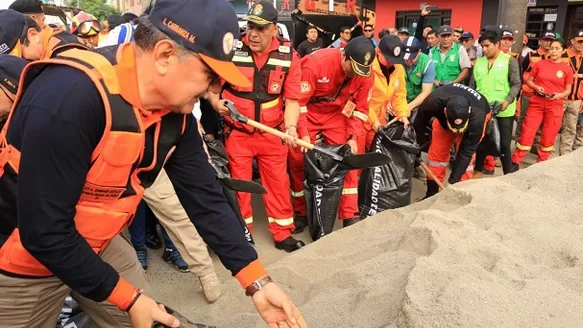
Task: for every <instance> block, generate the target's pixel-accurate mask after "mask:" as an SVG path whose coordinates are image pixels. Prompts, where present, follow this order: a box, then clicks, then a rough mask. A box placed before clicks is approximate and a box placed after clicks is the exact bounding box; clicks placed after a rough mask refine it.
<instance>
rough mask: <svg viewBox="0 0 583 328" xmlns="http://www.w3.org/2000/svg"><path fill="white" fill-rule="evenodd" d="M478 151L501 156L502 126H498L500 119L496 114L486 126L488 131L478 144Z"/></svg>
mask: <svg viewBox="0 0 583 328" xmlns="http://www.w3.org/2000/svg"><path fill="white" fill-rule="evenodd" d="M478 152H483V153H485V154H487V155H492V156H500V155H501V154H500V127H499V126H498V120H496V116H495V115H492V118H491V119H490V121H489V122H488V126H487V127H486V133H485V134H484V138H482V141H481V142H480V145H479V146H478Z"/></svg>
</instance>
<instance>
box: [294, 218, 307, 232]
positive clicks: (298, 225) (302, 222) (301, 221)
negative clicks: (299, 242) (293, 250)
mask: <svg viewBox="0 0 583 328" xmlns="http://www.w3.org/2000/svg"><path fill="white" fill-rule="evenodd" d="M294 225H295V229H294V231H292V234H294V235H295V234H298V233H302V232H304V230H305V229H306V226H307V225H308V218H307V217H306V216H296V217H295V218H294Z"/></svg>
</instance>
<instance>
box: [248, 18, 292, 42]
mask: <svg viewBox="0 0 583 328" xmlns="http://www.w3.org/2000/svg"><path fill="white" fill-rule="evenodd" d="M239 16H240V17H239V28H240V29H241V31H244V30H245V29H246V28H247V21H246V20H243V19H242V18H243V17H245V16H242V15H239ZM277 27H279V36H281V37H283V38H284V39H286V40H291V38H290V36H289V32H288V30H287V26H285V25H283V24H282V23H277Z"/></svg>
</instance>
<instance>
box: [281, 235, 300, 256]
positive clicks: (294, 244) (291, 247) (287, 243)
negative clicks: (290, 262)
mask: <svg viewBox="0 0 583 328" xmlns="http://www.w3.org/2000/svg"><path fill="white" fill-rule="evenodd" d="M274 244H275V248H277V249H283V250H284V251H286V252H288V253H291V252H293V251H297V250H298V249H300V248H302V247H304V246H306V244H305V243H304V242H303V241H301V240H297V239H295V238H294V237H292V236H289V237H287V238H286V239H284V240H282V241H276V242H274Z"/></svg>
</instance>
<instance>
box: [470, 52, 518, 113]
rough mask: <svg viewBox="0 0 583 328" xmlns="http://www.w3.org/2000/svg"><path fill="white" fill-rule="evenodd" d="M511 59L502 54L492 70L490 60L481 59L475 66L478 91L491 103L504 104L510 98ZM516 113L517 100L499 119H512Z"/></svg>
mask: <svg viewBox="0 0 583 328" xmlns="http://www.w3.org/2000/svg"><path fill="white" fill-rule="evenodd" d="M511 58H512V57H510V55H507V54H505V53H503V52H500V54H499V55H498V58H496V60H495V61H494V65H492V68H491V69H490V70H488V58H486V57H481V58H479V59H478V60H477V61H476V66H474V80H476V91H478V92H479V93H481V94H483V95H484V97H486V99H487V100H488V102H489V103H493V102H495V101H498V102H503V101H504V100H505V99H506V97H508V93H509V92H510V81H508V71H509V69H510V59H511ZM515 113H516V100H514V102H512V104H510V105H509V106H508V108H506V110H505V111H503V112H500V113H499V114H498V117H512V116H514V114H515Z"/></svg>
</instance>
